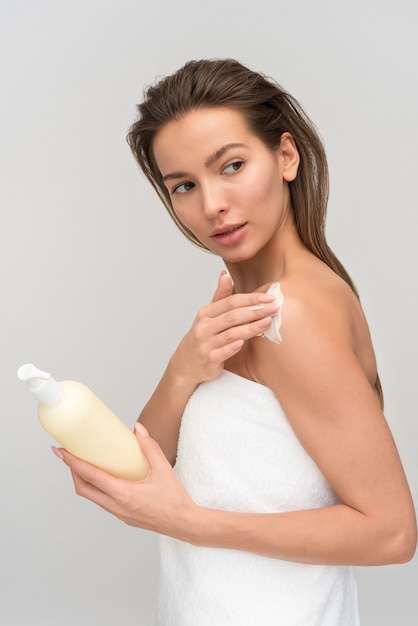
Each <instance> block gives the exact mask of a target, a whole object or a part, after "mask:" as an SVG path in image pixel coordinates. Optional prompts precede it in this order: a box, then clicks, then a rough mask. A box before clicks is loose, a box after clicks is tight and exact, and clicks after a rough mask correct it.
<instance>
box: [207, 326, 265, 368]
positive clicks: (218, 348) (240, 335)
mask: <svg viewBox="0 0 418 626" xmlns="http://www.w3.org/2000/svg"><path fill="white" fill-rule="evenodd" d="M272 321H273V320H272V317H271V316H267V317H263V318H262V319H259V320H257V321H256V322H252V323H249V324H242V325H241V326H235V327H233V328H229V329H228V330H226V331H224V332H222V333H219V334H218V335H217V336H216V337H215V338H214V343H213V345H214V347H213V349H212V351H211V356H210V358H211V360H213V362H224V361H225V360H226V359H228V358H229V357H230V356H231V355H232V354H235V353H237V352H239V350H240V349H241V348H242V345H243V344H244V342H245V341H247V340H248V339H253V338H254V337H258V336H260V335H262V334H263V333H264V332H265V331H266V330H267V329H268V328H269V327H270V326H271V323H272Z"/></svg>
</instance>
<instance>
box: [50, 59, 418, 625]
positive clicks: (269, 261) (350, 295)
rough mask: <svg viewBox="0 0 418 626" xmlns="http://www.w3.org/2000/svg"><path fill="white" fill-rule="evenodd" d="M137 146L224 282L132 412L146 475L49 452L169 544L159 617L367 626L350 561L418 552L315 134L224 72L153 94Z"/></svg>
mask: <svg viewBox="0 0 418 626" xmlns="http://www.w3.org/2000/svg"><path fill="white" fill-rule="evenodd" d="M128 141H129V144H130V146H131V148H132V150H133V153H134V155H135V157H136V159H137V160H138V162H139V164H140V166H141V168H142V170H143V171H144V172H145V174H146V176H147V177H148V179H149V180H150V182H151V184H152V185H153V186H154V188H155V189H156V191H157V193H158V195H159V196H160V198H161V199H162V201H163V202H164V204H165V205H166V207H167V209H168V211H169V213H170V215H171V217H172V218H173V219H174V221H175V222H176V224H177V225H178V226H179V228H180V229H181V230H182V232H183V233H184V234H185V235H186V236H187V237H188V238H189V239H190V240H191V241H192V242H194V243H195V244H197V245H198V246H200V247H202V248H205V249H207V250H210V251H211V252H213V253H214V254H216V255H218V256H219V257H221V258H222V259H223V261H224V263H225V265H226V267H227V269H228V273H227V272H224V273H222V274H221V276H220V278H219V282H218V286H217V289H216V292H215V295H214V297H213V300H212V302H211V303H210V304H209V305H207V306H206V307H204V308H203V309H201V310H200V311H199V313H198V314H197V317H196V318H195V321H194V323H193V325H192V328H191V329H190V331H189V332H188V333H187V334H186V336H185V337H184V338H183V340H182V341H181V343H180V344H179V347H178V348H177V350H176V351H175V353H174V354H173V356H172V358H171V359H170V362H169V364H168V366H167V369H166V371H165V373H164V375H163V377H162V379H161V381H160V383H159V385H158V386H157V388H156V390H155V392H154V394H153V396H152V397H151V399H150V400H149V402H148V404H147V405H146V406H145V408H144V410H143V411H142V413H141V415H140V418H139V422H138V424H137V427H136V432H137V436H138V440H139V443H140V445H141V447H142V449H143V450H144V452H145V453H146V455H147V457H148V460H149V462H150V467H151V471H150V474H149V476H148V477H147V478H146V479H145V480H144V481H142V482H139V483H132V482H128V481H122V480H117V479H114V478H112V477H110V476H108V475H107V474H105V473H104V472H102V471H100V470H98V469H97V468H94V467H92V466H90V465H88V464H86V463H84V462H82V461H80V460H79V459H76V458H74V457H72V456H71V455H70V454H68V453H67V452H66V451H65V450H61V451H56V453H57V454H58V455H59V456H60V457H61V458H63V459H64V461H65V462H66V463H67V465H69V467H70V468H71V471H72V473H73V478H74V482H75V485H76V490H77V493H78V494H79V495H82V496H84V497H87V498H89V499H90V500H92V501H93V502H96V503H97V504H99V505H100V506H102V507H103V508H104V509H106V510H108V511H110V512H111V513H112V514H114V515H116V516H117V517H119V518H120V519H122V520H123V521H125V522H126V523H128V524H130V525H134V526H138V527H141V528H146V529H150V530H153V531H156V532H158V533H160V534H161V535H162V537H161V559H162V561H161V590H160V599H159V605H158V623H159V624H161V625H164V626H168V625H176V626H188V625H190V626H192V625H193V626H196V624H198V625H199V626H201V625H206V624H208V625H209V624H210V625H215V624H216V626H222V625H224V624H225V625H226V624H234V625H237V624H240V626H246V625H248V626H250V625H251V626H253V625H256V624H257V625H258V624H263V626H269V625H273V624H274V625H280V624H283V625H285V626H291V625H293V624H298V625H300V624H309V626H313V625H318V626H319V625H320V626H327V625H329V626H336V625H341V626H342V625H344V626H346V625H350V626H352V625H355V624H358V623H359V619H358V607H357V598H356V587H355V581H354V578H353V572H352V566H353V565H380V564H386V563H403V562H406V561H408V560H410V559H411V558H412V557H413V554H414V552H415V547H416V520H415V516H414V507H413V503H412V500H411V495H410V492H409V489H408V485H407V482H406V479H405V476H404V472H403V469H402V465H401V462H400V459H399V456H398V453H397V450H396V446H395V444H394V441H393V439H392V436H391V433H390V431H389V428H388V426H387V424H386V421H385V419H384V416H383V413H382V406H383V399H382V392H381V388H380V383H379V378H378V375H377V370H376V363H375V357H374V352H373V347H372V343H371V340H370V335H369V331H368V327H367V322H366V320H365V318H364V315H363V312H362V309H361V306H360V303H359V300H358V298H357V295H356V291H355V287H354V285H353V283H352V281H351V279H350V277H349V276H348V274H347V272H346V271H345V269H344V267H343V266H342V265H341V263H340V262H339V261H338V259H337V258H336V257H335V256H334V254H333V253H332V252H331V250H330V249H329V247H328V245H327V243H326V240H325V234H324V232H325V213H326V205H327V198H328V175H327V163H326V158H325V154H324V150H323V146H322V144H321V141H320V139H319V137H318V134H317V132H316V130H315V128H314V126H313V124H312V123H311V122H310V120H309V119H308V118H307V116H306V115H305V113H304V112H303V111H302V109H301V108H300V106H299V105H298V103H297V102H296V101H295V100H294V99H293V98H292V97H291V96H289V95H288V94H287V93H285V92H284V90H283V89H282V88H281V87H280V86H279V85H277V84H276V83H274V82H273V81H271V80H270V79H267V78H265V77H264V76H262V75H260V74H258V73H255V72H253V71H251V70H249V69H247V68H245V67H244V66H242V65H241V64H240V63H238V62H236V61H233V60H224V61H222V60H221V61H198V62H190V63H188V64H186V65H185V66H184V67H183V68H182V69H180V70H179V71H178V72H176V73H175V74H174V75H172V76H170V77H168V78H166V79H163V80H162V81H160V83H158V84H157V85H156V86H154V87H151V88H149V89H148V91H147V92H146V95H145V100H144V102H143V103H142V104H141V105H140V106H139V117H138V119H137V121H136V122H135V123H134V124H133V126H132V127H131V129H130V132H129V135H128ZM272 286H274V288H275V290H276V292H278V293H279V295H280V296H281V299H280V301H279V302H278V301H277V299H275V298H273V296H271V295H269V294H268V293H267V291H269V290H270V288H271V287H272ZM273 327H274V330H275V334H276V341H275V342H273V341H269V339H268V338H266V337H268V336H269V331H270V330H271V329H272V328H273ZM264 335H265V336H264ZM180 427H181V428H180ZM148 433H149V434H150V435H151V437H152V438H151V437H150V436H148ZM173 464H175V469H174V470H173V468H172V465H173Z"/></svg>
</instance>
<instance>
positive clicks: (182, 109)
mask: <svg viewBox="0 0 418 626" xmlns="http://www.w3.org/2000/svg"><path fill="white" fill-rule="evenodd" d="M222 106H224V107H229V108H234V109H236V110H238V111H240V112H241V113H242V114H243V115H244V117H245V119H246V122H247V125H248V127H249V129H250V130H251V131H252V132H253V133H254V134H255V135H257V136H258V137H259V138H260V139H261V140H262V141H263V142H264V144H265V145H266V146H267V147H269V148H270V149H271V150H275V149H276V148H277V147H278V145H279V144H280V139H281V136H282V134H283V133H284V132H289V133H291V135H292V136H293V138H294V140H295V143H296V147H297V149H298V151H299V156H300V164H299V169H298V174H297V176H296V178H295V180H294V181H292V182H290V183H289V189H290V195H291V201H292V209H293V213H294V218H295V223H296V228H297V230H298V233H299V236H300V238H301V240H302V242H303V243H304V245H305V246H306V247H307V248H308V249H309V250H310V251H311V252H313V254H315V255H316V256H317V257H318V258H319V259H321V260H322V261H324V263H326V264H327V265H328V266H329V267H330V268H331V269H332V270H334V272H335V273H336V274H338V276H340V277H341V278H342V279H343V280H345V282H346V283H348V285H349V286H350V287H351V289H352V290H353V292H354V293H355V294H356V296H357V297H358V292H357V289H356V286H355V285H354V283H353V281H352V279H351V277H350V275H349V274H348V272H347V271H346V269H345V268H344V266H343V265H342V263H341V262H340V261H339V260H338V258H337V257H336V256H335V254H334V253H333V252H332V250H331V248H330V247H329V246H328V243H327V241H326V236H325V220H326V213H327V204H328V195H329V179H328V164H327V159H326V155H325V150H324V146H323V143H322V140H321V138H320V136H319V134H318V131H317V129H316V127H315V125H314V124H313V122H312V121H311V120H310V119H309V117H308V116H307V115H306V113H305V112H304V110H303V109H302V107H301V106H300V104H299V103H298V101H297V100H296V99H295V98H293V97H292V96H291V95H290V94H289V93H287V92H286V91H285V90H284V89H283V88H282V87H281V86H280V85H279V84H278V83H277V82H276V81H274V80H272V79H271V78H268V77H266V76H265V75H263V74H261V73H259V72H254V71H252V70H250V69H249V68H247V67H245V66H244V65H242V64H241V63H239V62H238V61H236V60H234V59H220V60H200V61H189V62H188V63H186V64H185V65H184V66H183V67H182V68H181V69H180V70H178V71H177V72H175V73H174V74H172V75H171V76H168V77H166V78H163V79H162V80H160V81H159V82H158V83H156V84H155V85H153V86H150V87H148V88H147V89H146V91H145V93H144V100H143V102H142V103H141V104H139V105H138V117H137V119H136V121H135V122H134V123H133V124H132V126H131V128H130V129H129V133H128V136H127V140H128V143H129V145H130V147H131V149H132V152H133V154H134V156H135V158H136V160H137V161H138V163H139V165H140V167H141V169H142V171H143V172H144V174H145V176H146V177H147V178H148V180H149V181H150V183H151V185H152V186H153V187H154V189H155V190H156V192H157V194H158V196H159V197H160V199H161V200H162V202H163V203H164V205H165V207H166V208H167V210H168V212H169V214H170V216H171V217H172V219H173V220H174V222H175V223H176V225H177V226H178V227H179V229H180V230H181V231H182V232H183V233H184V234H185V235H186V237H187V238H188V239H189V240H190V241H192V242H193V243H194V244H195V245H197V246H199V247H200V248H204V249H206V247H205V246H204V245H203V244H202V243H201V242H200V241H199V240H198V239H197V238H196V237H195V235H194V234H193V233H192V232H191V231H190V230H189V229H188V228H187V227H186V226H185V225H184V224H183V223H182V222H181V221H180V220H179V219H178V217H177V215H176V214H175V212H174V210H173V207H172V204H171V200H170V195H169V193H168V191H167V188H166V187H165V185H164V183H163V180H162V177H161V173H160V171H159V169H158V167H157V164H156V161H155V158H154V154H153V140H154V137H155V135H156V133H157V132H158V131H159V130H160V129H161V128H162V127H163V126H164V125H165V124H167V123H168V122H170V121H172V120H175V119H178V118H180V117H182V116H183V115H185V114H186V113H188V112H189V111H193V110H196V109H200V108H208V107H222ZM376 390H377V393H378V396H379V399H380V402H381V405H382V406H383V394H382V389H381V385H380V380H379V377H377V380H376Z"/></svg>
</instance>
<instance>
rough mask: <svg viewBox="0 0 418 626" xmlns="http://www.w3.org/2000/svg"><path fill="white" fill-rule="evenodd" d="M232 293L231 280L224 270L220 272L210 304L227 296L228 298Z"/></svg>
mask: <svg viewBox="0 0 418 626" xmlns="http://www.w3.org/2000/svg"><path fill="white" fill-rule="evenodd" d="M232 292H233V283H232V278H231V276H230V274H228V272H227V271H226V270H222V272H221V274H220V276H219V279H218V285H217V287H216V291H215V293H214V294H213V298H212V302H217V301H218V300H222V298H226V297H227V296H230V295H231V294H232Z"/></svg>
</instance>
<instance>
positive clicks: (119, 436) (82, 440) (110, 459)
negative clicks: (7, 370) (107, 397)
mask: <svg viewBox="0 0 418 626" xmlns="http://www.w3.org/2000/svg"><path fill="white" fill-rule="evenodd" d="M17 376H18V378H19V380H22V381H25V382H27V383H28V385H29V389H30V391H31V392H32V393H33V394H35V396H36V397H37V398H38V400H39V404H38V417H39V421H40V423H41V425H42V426H43V428H44V429H45V430H46V431H47V432H48V433H49V434H50V435H52V437H53V438H54V439H55V440H56V441H58V443H60V444H61V445H62V446H63V447H64V448H65V449H66V450H68V451H69V452H71V453H72V454H74V455H75V456H77V457H79V458H80V459H83V460H85V461H88V462H89V463H92V464H93V465H96V466H97V467H100V468H101V469H103V470H105V471H106V472H108V473H109V474H112V475H113V476H116V477H119V478H128V479H131V480H142V479H143V478H145V476H146V475H147V474H148V471H149V466H148V463H147V460H146V458H145V456H144V455H143V453H142V451H141V448H140V447H139V444H138V441H137V439H136V437H135V435H134V433H133V432H132V431H131V430H130V429H129V428H128V426H126V424H125V423H124V422H122V421H121V420H120V419H119V418H118V417H117V416H116V415H115V414H114V413H112V411H111V410H110V409H109V408H108V407H107V406H106V405H105V404H104V403H103V402H102V401H101V400H100V399H99V398H98V397H97V396H96V395H95V394H94V393H93V392H92V391H91V390H90V389H89V388H88V387H86V386H85V385H83V384H82V383H79V382H76V381H73V380H64V381H61V382H57V381H56V380H54V379H53V378H52V377H51V375H50V374H48V373H46V372H42V371H41V370H38V369H37V368H36V367H35V366H34V365H32V364H30V363H28V364H25V365H22V366H21V367H20V368H19V369H18V372H17Z"/></svg>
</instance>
